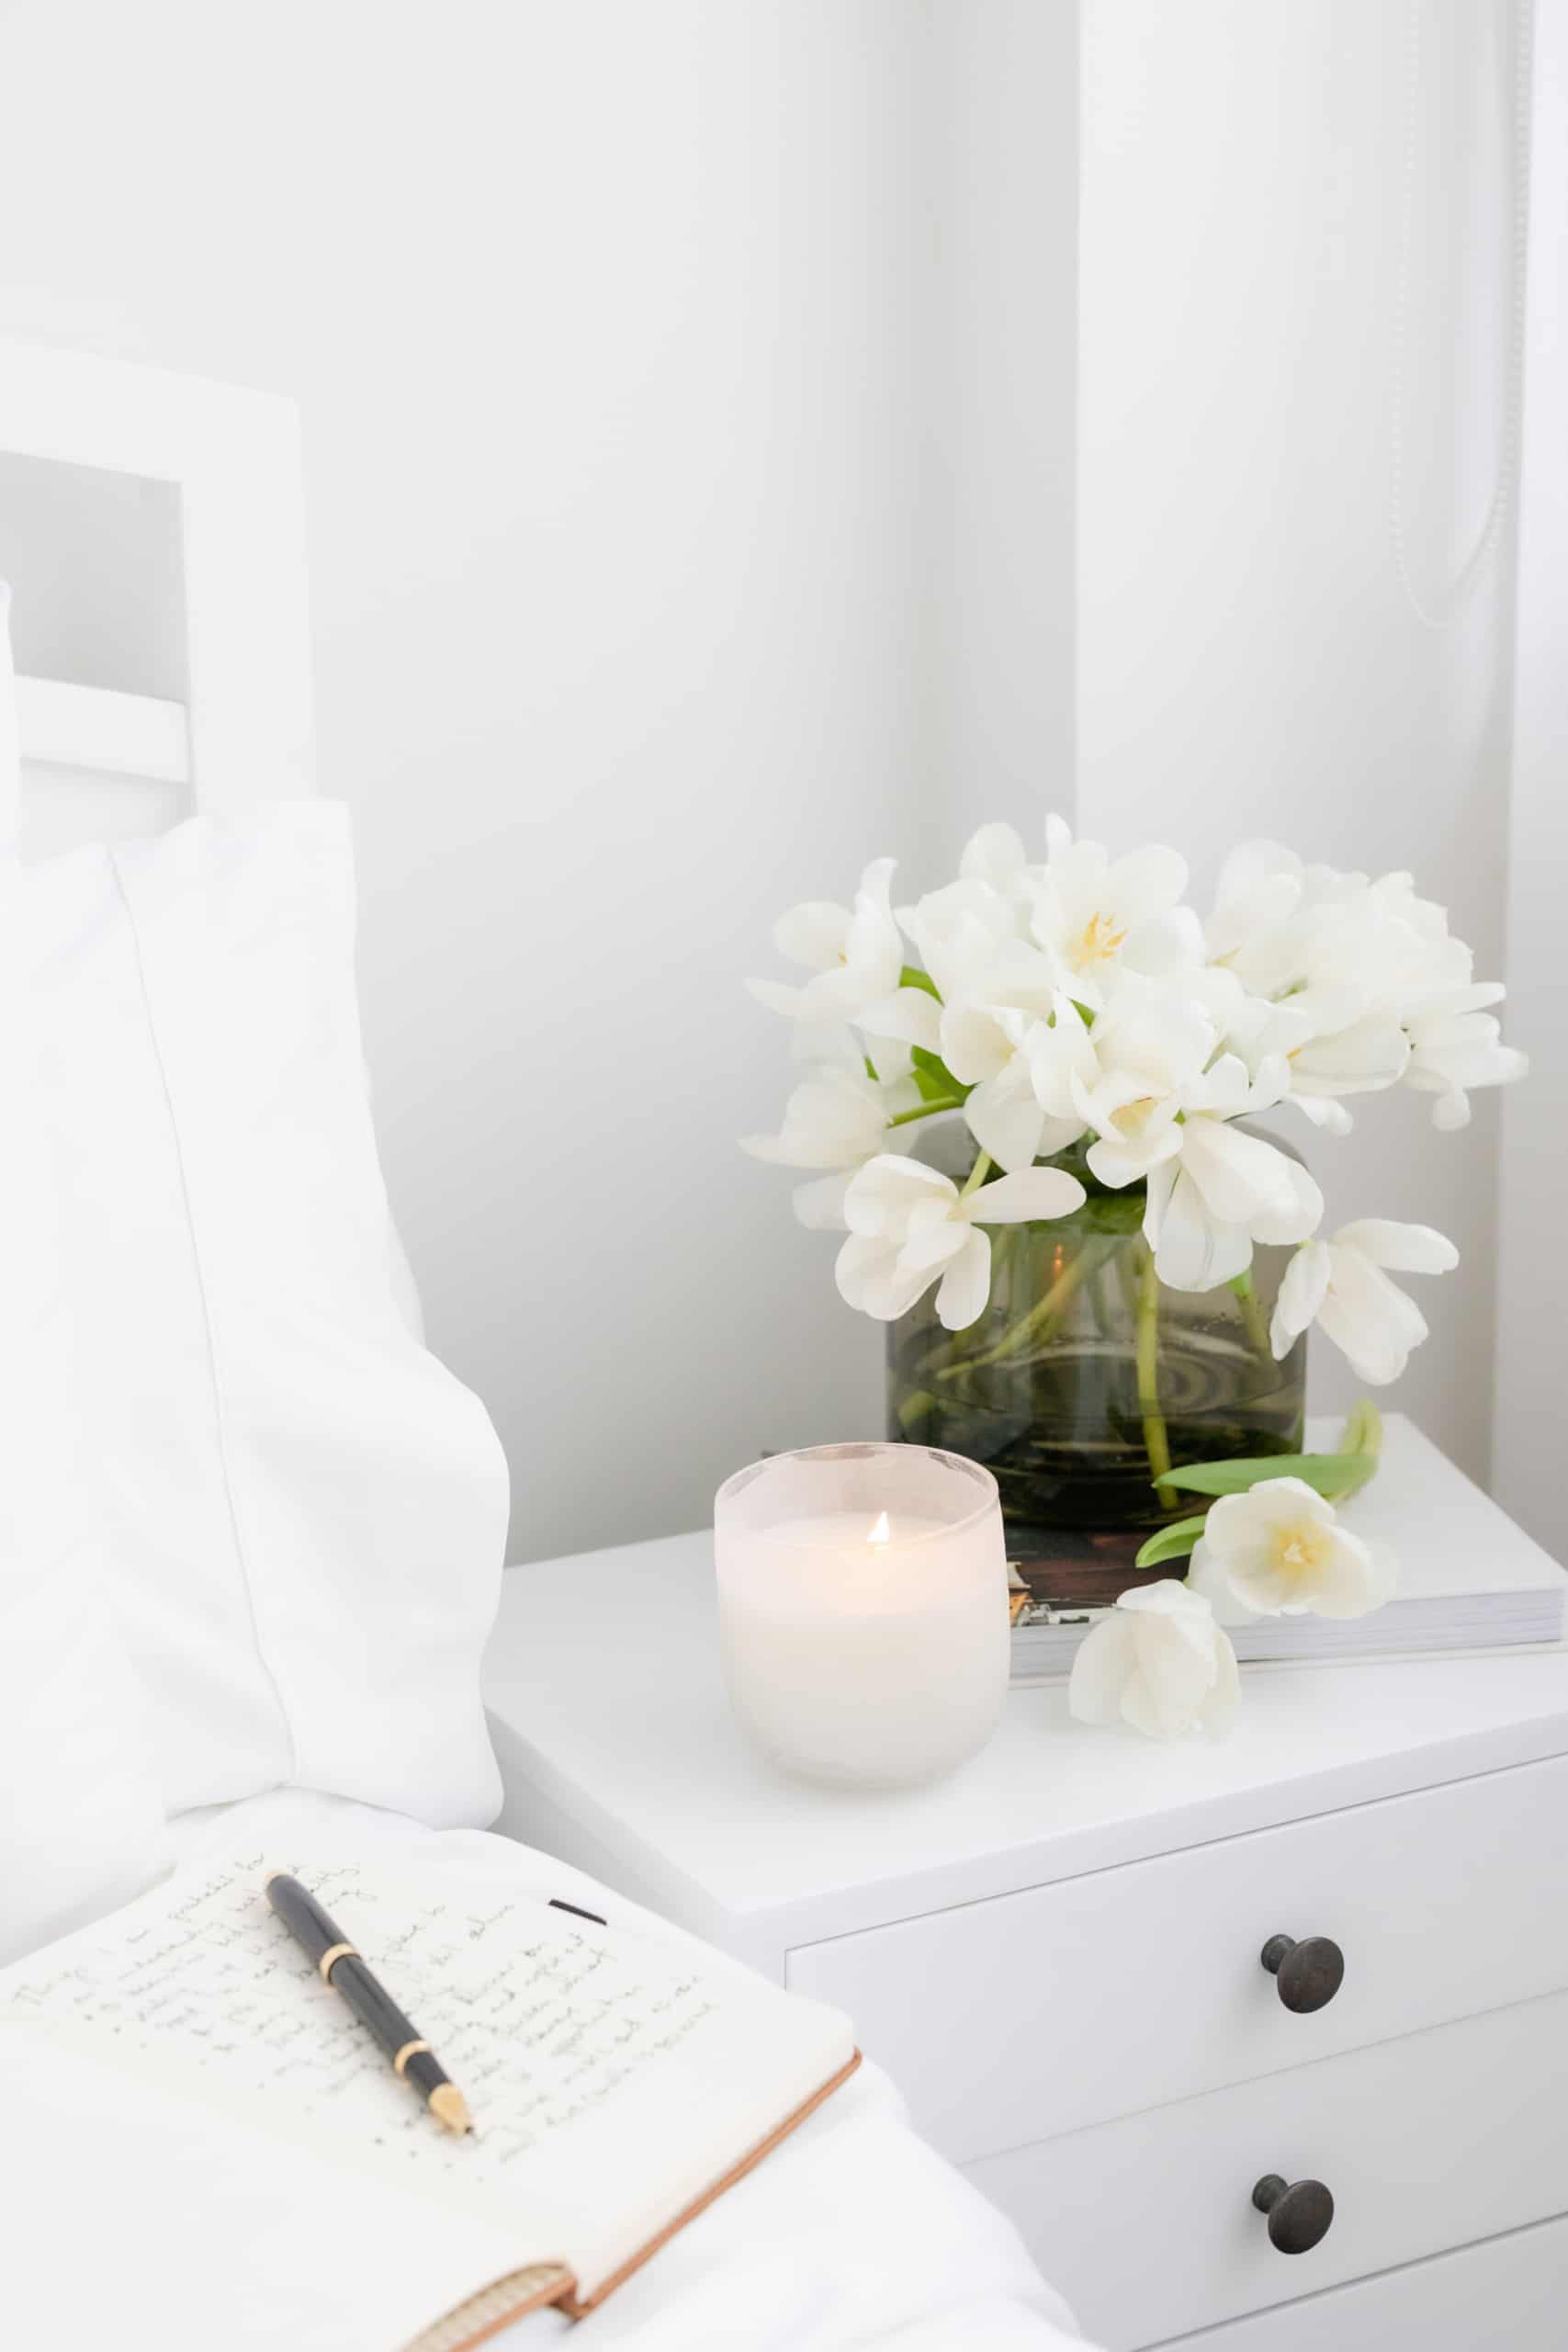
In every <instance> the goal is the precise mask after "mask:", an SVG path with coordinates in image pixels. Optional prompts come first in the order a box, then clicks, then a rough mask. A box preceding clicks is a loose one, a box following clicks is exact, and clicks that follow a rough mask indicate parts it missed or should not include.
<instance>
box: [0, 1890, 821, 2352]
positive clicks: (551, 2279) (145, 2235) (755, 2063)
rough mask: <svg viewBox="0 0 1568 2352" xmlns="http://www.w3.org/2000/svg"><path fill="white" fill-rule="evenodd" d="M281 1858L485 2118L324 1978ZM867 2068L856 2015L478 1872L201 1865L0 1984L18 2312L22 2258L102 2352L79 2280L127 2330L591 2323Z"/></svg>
mask: <svg viewBox="0 0 1568 2352" xmlns="http://www.w3.org/2000/svg"><path fill="white" fill-rule="evenodd" d="M277 1869H284V1870H288V1871H293V1872H294V1873H295V1874H296V1875H297V1876H298V1877H299V1878H300V1879H302V1880H303V1881H304V1883H306V1884H307V1885H308V1886H310V1888H311V1890H312V1891H313V1892H314V1893H315V1894H317V1895H318V1896H319V1897H320V1899H321V1902H322V1903H323V1904H325V1905H327V1907H328V1908H329V1909H331V1910H332V1911H333V1913H334V1914H336V1915H337V1916H338V1917H340V1918H341V1919H342V1921H343V1922H344V1926H345V1928H348V1929H350V1931H351V1932H352V1933H353V1935H354V1938H355V1942H356V1943H357V1944H358V1946H359V1948H360V1949H361V1951H363V1952H364V1954H365V1956H366V1959H367V1962H369V1963H370V1964H371V1965H372V1966H373V1967H374V1968H375V1969H376V1970H377V1972H378V1973H379V1974H380V1975H381V1976H383V1978H384V1979H385V1980H386V1982H387V1984H388V1985H389V1989H392V1990H395V1992H396V1994H397V1996H398V1997H399V1999H400V2000H401V2001H403V2002H405V2003H406V2005H407V2007H408V2008H409V2010H410V2011H411V2013H412V2016H413V2017H415V2018H417V2019H418V2021H419V2027H420V2030H421V2031H422V2033H424V2034H426V2035H427V2036H428V2037H429V2039H430V2041H431V2042H432V2043H433V2044H434V2048H435V2050H436V2051H437V2052H438V2053H439V2054H440V2056H441V2059H442V2061H443V2063H444V2064H445V2065H446V2068H447V2070H448V2072H449V2073H450V2075H452V2078H453V2079H454V2081H455V2082H457V2084H459V2085H460V2086H461V2087H462V2089H463V2090H464V2091H465V2093H466V2094H467V2096H468V2103H469V2106H470V2107H471V2109H472V2110H473V2114H474V2124H475V2129H474V2131H473V2133H472V2134H471V2135H469V2136H468V2137H465V2138H454V2137H453V2135H452V2134H450V2133H448V2132H446V2131H442V2130H441V2128H440V2126H439V2125H438V2124H437V2123H436V2122H435V2121H434V2119H433V2118H432V2117H431V2116H430V2115H429V2114H428V2113H427V2111H426V2109H425V2107H424V2104H423V2101H422V2100H421V2099H420V2098H417V2097H415V2096H414V2095H412V2093H411V2092H410V2091H409V2089H408V2088H407V2086H405V2085H403V2084H402V2083H400V2081H398V2080H397V2078H396V2077H395V2076H394V2075H393V2073H392V2070H391V2068H390V2066H389V2063H388V2061H387V2059H386V2058H385V2057H384V2056H383V2054H382V2053H381V2052H380V2051H379V2050H378V2048H377V2047H376V2044H375V2043H374V2041H372V2040H371V2038H370V2036H369V2035H368V2034H367V2033H366V2032H365V2030H363V2028H362V2027H360V2026H359V2025H358V2024H357V2023H356V2022H355V2019H354V2018H353V2017H352V2015H351V2014H350V2012H349V2011H348V2008H347V2007H346V2005H345V2003H344V2001H343V2000H342V1999H341V1998H340V1997H339V1996H337V1995H336V1994H335V1993H333V1991H332V1990H331V1989H330V1987H328V1986H327V1985H323V1984H322V1983H321V1981H320V1979H319V1977H318V1975H317V1974H316V1972H315V1971H314V1969H313V1968H312V1967H311V1964H310V1961H309V1960H308V1959H307V1957H306V1956H305V1954H304V1953H303V1952H302V1951H300V1950H299V1947H298V1946H297V1945H296V1944H295V1942H294V1941H293V1939H291V1937H290V1936H289V1934H288V1930H287V1928H285V1927H284V1925H283V1923H282V1921H281V1920H279V1919H278V1918H277V1917H276V1916H275V1915H274V1914H273V1912H272V1911H271V1910H270V1909H269V1908H268V1906H267V1904H266V1902H265V1899H264V1896H263V1892H262V1889H263V1883H264V1880H265V1877H266V1874H267V1872H268V1871H272V1870H277ZM856 2064H858V2058H857V2053H856V2052H855V2050H854V2047H853V2042H852V2036H851V2030H850V2027H849V2024H848V2021H847V2020H846V2019H845V2018H842V2017H840V2015H839V2014H838V2013H837V2011H835V2010H832V2009H828V2008H825V2007H820V2006H818V2004H816V2003H814V2002H809V2001H805V2000H801V1999H798V1998H795V1997H794V1996H789V1995H786V1994H784V1993H782V1992H778V1991H775V1990H774V1989H773V1987H772V1986H771V1985H766V1984H764V1983H763V1982H762V1981H761V1980H760V1979H752V1978H750V1977H746V1976H743V1975H741V1974H739V1973H732V1972H731V1971H730V1970H729V1968H728V1966H727V1964H726V1963H724V1962H719V1961H716V1962H715V1963H714V1967H713V1970H712V1972H711V1973H709V1972H708V1971H707V1970H705V1968H703V1967H701V1966H692V1965H689V1964H687V1963H686V1960H685V1955H684V1954H683V1953H682V1951H679V1950H676V1949H672V1948H671V1946H669V1945H667V1944H664V1943H662V1942H660V1941H658V1940H656V1939H652V1938H650V1937H648V1936H645V1935H643V1934H640V1933H639V1932H638V1931H637V1929H635V1928H602V1927H599V1926H597V1925H595V1924H594V1923H592V1922H591V1921H589V1920H587V1919H581V1918H577V1917H570V1916H569V1915H567V1914H565V1913H562V1912H560V1911H557V1910H553V1909H551V1908H550V1907H548V1906H547V1905H546V1904H544V1903H542V1902H540V1901H539V1900H538V1899H537V1898H536V1897H534V1896H528V1895H522V1894H519V1895H517V1896H515V1897H511V1898H505V1899H498V1894H497V1888H496V1883H495V1879H494V1876H493V1874H492V1873H479V1872H475V1873H472V1874H470V1873H468V1872H467V1871H463V1870H456V1871H455V1870H453V1869H452V1868H450V1867H443V1868H442V1869H441V1871H439V1872H438V1873H430V1874H428V1875H427V1877H426V1879H425V1883H423V1884H422V1883H421V1873H420V1871H419V1870H418V1868H417V1866H416V1865H412V1864H405V1865H404V1866H403V1867H402V1868H401V1869H399V1868H397V1867H396V1865H395V1864H393V1865H390V1866H389V1863H388V1861H387V1860H386V1858H385V1857H384V1856H383V1855H381V1854H379V1853H378V1854H377V1855H376V1856H375V1858H374V1860H364V1861H359V1860H353V1859H350V1858H348V1857H346V1856H345V1855H344V1852H343V1851H342V1849H341V1848H340V1849H338V1850H337V1851H336V1852H335V1853H334V1854H333V1857H332V1858H331V1859H326V1858H324V1857H322V1856H321V1855H320V1854H315V1855H312V1854H310V1853H286V1854H279V1853H276V1852H257V1851H252V1850H249V1849H246V1850H244V1851H238V1850H236V1851H235V1852H233V1853H232V1854H229V1855H225V1856H223V1857H222V1858H221V1859H218V1860H214V1859H212V1858H211V1857H207V1858H204V1860H202V1861H201V1862H200V1863H192V1864H188V1865H187V1866H186V1868H185V1869H184V1870H182V1871H178V1872H176V1873H175V1876H174V1877H173V1878H172V1879H171V1880H169V1881H168V1882H167V1883H165V1884H164V1885H163V1886H161V1887H158V1888H156V1889H155V1890H154V1891H153V1892H152V1894H147V1895H144V1896H142V1897H141V1900H140V1901H138V1902H136V1903H133V1904H131V1905H129V1906H128V1907H127V1908H126V1909H125V1910H123V1911H119V1912H117V1913H116V1914H115V1915H114V1917H112V1918H110V1919H108V1920H107V1921H104V1922H101V1923H100V1924H98V1925H97V1926H95V1927H92V1928H84V1929H83V1930H81V1931H80V1932H79V1933H77V1934H76V1935H73V1936H71V1937H68V1938H66V1939H64V1940H62V1942H60V1943H57V1944H53V1945H51V1947H50V1948H49V1949H48V1951H45V1952H41V1953H39V1954H36V1955H35V1956H33V1957H32V1958H31V1959H28V1960H27V1961H24V1962H18V1963H17V1964H15V1965H14V1966H12V1967H11V1968H9V1969H6V1970H5V1971H3V1972H0V2082H3V2083H4V2085H5V2103H4V2121H3V2125H0V2150H3V2157H0V2170H3V2172H4V2175H5V2177H4V2180H3V2182H0V2194H3V2200H4V2208H5V2212H6V2241H7V2245H8V2247H9V2248H10V2249H11V2251H9V2252H8V2254H7V2257H6V2269H7V2288H6V2299H7V2303H8V2304H12V2303H13V2295H14V2290H16V2288H17V2283H18V2281H17V2272H18V2268H20V2270H21V2271H22V2273H23V2280H22V2283H23V2289H24V2292H23V2309H24V2312H27V2310H28V2298H29V2293H30V2295H31V2298H32V2301H33V2302H34V2304H35V2307H36V2308H35V2310H34V2312H33V2313H32V2314H31V2316H33V2318H34V2320H35V2324H36V2330H37V2333H36V2340H37V2341H38V2342H39V2344H43V2343H46V2342H47V2343H51V2344H53V2343H67V2342H69V2343H73V2344H75V2343H78V2342H85V2341H86V2340H87V2339H86V2338H85V2335H82V2334H80V2333H73V2329H72V2327H71V2325H70V2324H69V2321H70V2318H71V2315H72V2312H73V2307H74V2306H75V2305H76V2304H77V2302H78V2301H79V2299H85V2300H87V2301H92V2300H93V2297H92V2296H90V2295H88V2294H87V2292H86V2288H85V2283H84V2282H85V2279H86V2278H87V2277H88V2276H89V2275H90V2277H91V2278H92V2280H93V2282H94V2291H95V2293H96V2290H98V2289H100V2288H101V2287H102V2286H103V2284H104V2282H105V2281H108V2282H111V2292H110V2294H109V2297H108V2299H107V2302H106V2303H105V2304H104V2306H103V2307H104V2308H106V2309H117V2310H118V2317H119V2320H120V2323H121V2324H120V2328H119V2329H118V2330H117V2331H116V2338H115V2340H118V2341H125V2340H129V2338H128V2336H127V2335H126V2334H125V2333H124V2325H125V2323H126V2322H127V2321H130V2322H134V2323H135V2324H133V2325H132V2326H131V2327H130V2336H133V2337H134V2339H135V2340H136V2341H138V2342H141V2341H143V2340H148V2341H151V2340H152V2335H153V2334H154V2333H156V2335H157V2340H158V2341H159V2342H160V2343H164V2344H167V2345H171V2346H184V2345H185V2344H186V2343H190V2344H197V2343H201V2342H204V2341H205V2342H213V2343H218V2342H221V2343H223V2344H224V2345H225V2346H228V2347H231V2348H232V2347H239V2346H244V2347H250V2346H258V2347H259V2346H268V2347H272V2352H276V2346H279V2345H285V2344H286V2345H288V2346H289V2352H400V2347H403V2346H409V2347H413V2346H417V2347H418V2352H466V2347H467V2346H470V2345H475V2344H478V2343H479V2342H480V2341H482V2339H483V2338H484V2337H485V2336H486V2335H491V2334H492V2333H493V2332H494V2331H495V2330H496V2329H498V2328H500V2327H502V2326H504V2325H505V2324H507V2323H508V2322H509V2321H511V2320H513V2319H514V2318H517V2317H519V2316H521V2315H522V2313H523V2312H526V2311H529V2310H532V2309H534V2308H536V2306H540V2305H544V2304H555V2305H557V2306H558V2307H559V2308H560V2309H562V2310H564V2311H565V2312H568V2313H569V2314H570V2315H571V2316H572V2317H581V2315H582V2314H583V2313H584V2312H588V2311H591V2310H592V2308H593V2307H594V2306H595V2305H596V2304H597V2303H598V2302H600V2301H602V2300H603V2298H604V2296H605V2295H607V2294H608V2293H610V2291H611V2290H612V2289H614V2288H615V2287H616V2286H617V2285H619V2284H620V2282H621V2280H622V2279H623V2278H626V2277H627V2276H628V2275H629V2274H630V2272H631V2271H632V2270H634V2269H636V2268H637V2267H638V2266H639V2265H640V2264H641V2263H642V2262H644V2261H646V2260H647V2258H648V2257H649V2255H651V2254H653V2253H655V2252H656V2251H657V2250H658V2248H659V2247H660V2245H663V2244H664V2243H665V2241H666V2240H667V2239H668V2238H669V2237H670V2236H671V2234H672V2233H674V2232H675V2231H676V2230H678V2229H679V2228H681V2227H682V2224H683V2223H684V2222H687V2221H689V2220H691V2219H692V2218H693V2216H694V2214H695V2213H696V2212H698V2211H701V2210H702V2208H703V2207H704V2206H705V2205H706V2204H707V2203H709V2202H711V2200H712V2199H714V2198H715V2197H716V2196H717V2195H718V2194H719V2193H720V2192H721V2191H722V2190H723V2189H725V2188H728V2187H729V2186H730V2184H731V2183H732V2182H733V2181H734V2180H736V2179H737V2178H739V2177H740V2175H741V2174H743V2173H744V2172H746V2171H747V2170H749V2169H750V2166H751V2165H753V2164H755V2163H756V2162H757V2161H758V2160H759V2159H760V2158H761V2156H763V2155H765V2154H767V2152H768V2151H769V2149H770V2148H772V2147H773V2145H774V2144H775V2143H777V2142H778V2141H779V2140H780V2139H781V2138H783V2137H784V2135H785V2134H786V2133H787V2132H788V2131H791V2130H792V2129H793V2128H794V2127H795V2124H797V2123H798V2122H800V2121H801V2120H803V2119H804V2118H805V2117H806V2116H807V2114H809V2113H810V2112H811V2110H812V2109H814V2108H815V2107H816V2106H818V2104H819V2102H820V2101H821V2100H822V2099H823V2098H826V2097H827V2095H828V2094H829V2092H830V2091H831V2090H833V2089H834V2088H836V2087H837V2086H838V2085H839V2084H840V2082H842V2081H843V2080H844V2079H845V2077H846V2076H847V2075H849V2074H850V2073H851V2072H852V2070H853V2068H854V2066H855V2065H856ZM89 2266H90V2274H89V2270H88V2267H89ZM28 2282H31V2286H30V2288H29V2286H28ZM46 2304H47V2307H48V2308H47V2312H46ZM13 2311H14V2305H13ZM46 2316H47V2317H48V2319H49V2321H50V2324H47V2325H46V2324H45V2320H46ZM12 2340H15V2341H17V2342H18V2343H23V2342H29V2341H33V2340H35V2338H34V2336H32V2335H28V2332H27V2331H26V2330H25V2329H24V2331H23V2332H22V2333H21V2334H19V2335H17V2337H16V2338H14V2339H12ZM106 2342H107V2339H106Z"/></svg>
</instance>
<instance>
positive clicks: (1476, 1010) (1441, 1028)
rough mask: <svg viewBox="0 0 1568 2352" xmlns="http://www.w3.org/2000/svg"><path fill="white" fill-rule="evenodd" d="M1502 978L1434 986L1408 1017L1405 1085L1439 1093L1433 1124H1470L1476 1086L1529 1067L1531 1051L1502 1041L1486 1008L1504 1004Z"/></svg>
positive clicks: (1499, 1080) (1502, 1083)
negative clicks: (1473, 1088)
mask: <svg viewBox="0 0 1568 2352" xmlns="http://www.w3.org/2000/svg"><path fill="white" fill-rule="evenodd" d="M1505 994H1506V990H1505V989H1504V987H1503V983H1502V982H1501V980H1482V981H1477V982H1475V983H1474V984H1472V986H1470V987H1468V988H1466V987H1459V988H1451V989H1436V990H1434V991H1433V993H1432V994H1431V995H1430V996H1428V997H1427V999H1426V1000H1425V1001H1424V1002H1423V1003H1422V1004H1420V1005H1419V1006H1418V1007H1417V1008H1416V1011H1415V1012H1413V1013H1412V1014H1411V1016H1410V1018H1409V1019H1408V1020H1407V1022H1406V1023H1405V1027H1406V1030H1407V1032H1408V1035H1409V1038H1410V1063H1409V1067H1408V1069H1406V1070H1405V1072H1404V1083H1405V1084H1406V1086H1413V1087H1416V1089H1417V1090H1418V1091H1421V1092H1422V1093H1426V1094H1435V1095H1436V1096H1437V1097H1438V1100H1437V1101H1436V1102H1435V1103H1433V1105H1432V1125H1434V1126H1435V1127H1442V1128H1446V1129H1449V1130H1450V1131H1451V1130H1452V1129H1454V1128H1456V1127H1467V1126H1468V1125H1470V1096H1469V1093H1468V1091H1467V1090H1468V1089H1469V1088H1470V1087H1472V1086H1506V1085H1507V1084H1508V1083H1509V1081H1510V1080H1513V1079H1516V1078H1522V1077H1523V1076H1524V1074H1525V1072H1526V1070H1527V1069H1529V1057H1528V1056H1527V1055H1524V1054H1521V1053H1520V1052H1519V1051H1518V1049H1517V1046H1505V1045H1502V1044H1500V1043H1499V1042H1498V1039H1499V1031H1498V1026H1497V1023H1496V1022H1495V1020H1494V1019H1493V1017H1492V1015H1491V1014H1490V1013H1489V1012H1486V1011H1485V1009H1484V1008H1485V1007H1486V1006H1487V1005H1489V1004H1500V1003H1501V1002H1502V1001H1503V998H1504V995H1505Z"/></svg>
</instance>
